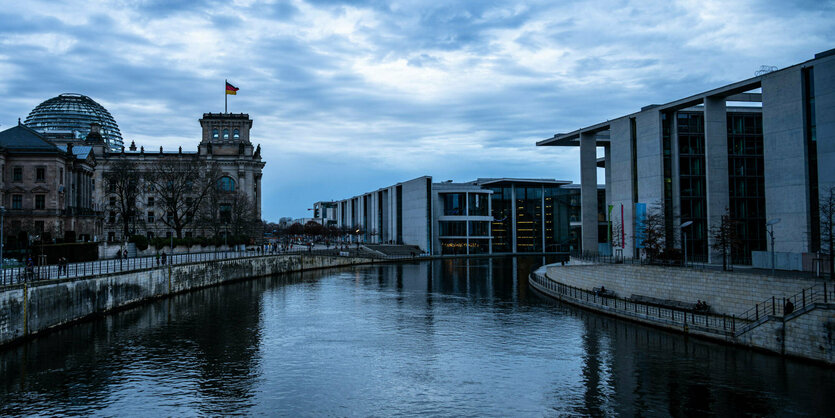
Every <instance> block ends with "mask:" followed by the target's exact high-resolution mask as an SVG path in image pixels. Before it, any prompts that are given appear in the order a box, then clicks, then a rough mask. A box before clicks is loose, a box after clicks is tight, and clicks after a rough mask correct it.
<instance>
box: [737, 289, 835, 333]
mask: <svg viewBox="0 0 835 418" xmlns="http://www.w3.org/2000/svg"><path fill="white" fill-rule="evenodd" d="M833 299H835V286H833V285H832V284H827V283H826V282H822V283H816V284H815V285H814V286H811V287H808V288H806V289H803V290H801V291H800V292H798V293H797V294H795V295H793V296H790V297H788V298H777V297H774V296H772V297H771V299H766V300H764V301H762V302H760V303H757V304H755V305H754V307H753V308H751V309H749V310H747V311H745V312H743V313H742V314H741V315H740V316H739V318H740V319H742V320H745V321H747V322H748V323H750V324H751V326H749V327H747V328H744V329H742V330H740V334H742V333H745V332H747V331H749V330H751V329H753V328H754V327H755V326H756V325H759V324H760V323H762V322H765V321H767V320H768V319H769V317H784V316H786V315H789V314H791V313H793V312H803V311H805V310H806V308H808V307H811V306H814V305H815V304H816V303H835V301H833ZM788 302H791V305H789V304H788Z"/></svg>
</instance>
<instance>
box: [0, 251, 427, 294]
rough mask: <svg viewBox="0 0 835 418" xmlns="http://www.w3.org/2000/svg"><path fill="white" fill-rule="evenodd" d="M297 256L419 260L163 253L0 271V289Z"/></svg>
mask: <svg viewBox="0 0 835 418" xmlns="http://www.w3.org/2000/svg"><path fill="white" fill-rule="evenodd" d="M299 254H309V255H327V256H332V257H359V258H364V259H370V260H374V261H385V260H407V259H420V256H411V255H403V256H400V255H397V256H381V255H379V254H375V253H373V252H369V251H366V250H364V249H362V248H354V247H349V248H344V247H343V248H339V247H332V248H319V249H315V248H309V247H298V246H297V247H295V248H291V249H286V250H266V249H262V248H259V249H248V250H230V251H213V252H195V253H177V254H166V255H165V257H164V258H163V256H162V252H160V254H159V256H157V255H154V256H142V257H130V258H112V259H104V260H95V261H85V262H78V263H69V264H66V265H58V264H48V265H34V266H29V267H27V266H20V267H8V268H4V269H2V271H0V290H4V288H8V287H11V286H18V285H20V284H22V283H24V282H26V283H29V284H30V285H39V284H45V283H48V282H49V281H50V280H80V279H84V278H89V277H94V276H100V275H104V274H113V273H123V272H131V271H141V270H148V269H155V268H163V267H167V266H173V265H182V264H189V263H199V262H207V261H218V260H229V259H241V258H252V257H262V256H274V255H299Z"/></svg>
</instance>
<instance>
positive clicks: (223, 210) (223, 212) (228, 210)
mask: <svg viewBox="0 0 835 418" xmlns="http://www.w3.org/2000/svg"><path fill="white" fill-rule="evenodd" d="M219 212H220V221H221V222H230V221H231V220H232V205H230V204H222V205H220V206H219ZM139 217H140V218H141V217H142V213H141V212H140V213H139ZM165 218H166V219H165V221H166V222H168V223H171V222H172V221H173V218H174V214H173V213H172V212H170V211H169V212H166V213H165ZM146 219H147V222H148V223H149V224H152V223H155V222H156V221H157V217H156V213H155V212H154V211H152V210H149V211H148V213H147V218H146ZM191 220H192V214H191V212H188V213H186V222H191ZM107 222H109V223H116V212H115V211H110V213H109V214H108V216H107Z"/></svg>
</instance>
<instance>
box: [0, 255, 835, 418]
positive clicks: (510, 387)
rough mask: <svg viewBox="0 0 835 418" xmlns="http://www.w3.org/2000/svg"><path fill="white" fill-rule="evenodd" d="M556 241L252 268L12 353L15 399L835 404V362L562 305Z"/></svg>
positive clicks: (7, 394) (553, 406)
mask: <svg viewBox="0 0 835 418" xmlns="http://www.w3.org/2000/svg"><path fill="white" fill-rule="evenodd" d="M542 261H543V260H542V258H541V257H540V258H495V259H477V260H476V259H473V260H443V261H434V262H423V263H418V264H407V265H385V266H369V267H356V268H346V269H340V270H328V271H321V272H311V273H305V274H294V275H285V276H278V277H273V278H264V279H256V280H251V281H246V282H239V283H235V284H230V285H226V286H221V287H215V288H210V289H205V290H201V291H197V292H193V293H189V294H185V295H180V296H176V297H173V298H171V299H167V300H161V301H157V302H154V303H151V304H148V305H144V306H141V307H137V308H135V309H131V310H128V311H124V312H121V313H118V314H115V315H112V316H108V317H106V318H103V319H100V320H97V321H93V322H87V323H83V324H80V325H77V326H73V327H71V328H67V329H65V330H61V331H58V332H55V333H52V334H48V335H46V336H43V337H41V338H39V339H37V340H34V341H32V342H29V343H27V344H24V345H20V346H16V347H12V348H9V349H6V350H5V351H1V352H0V414H2V415H19V414H42V415H56V414H84V415H91V414H92V415H108V416H116V415H118V416H125V415H152V416H159V415H163V416H192V415H227V414H234V413H239V414H246V415H270V416H275V415H286V416H325V415H326V416H344V415H351V416H353V415H356V416H369V415H370V416H393V415H408V416H411V415H418V414H423V415H431V416H456V417H458V416H506V417H511V416H513V417H515V416H559V415H598V416H599V415H619V414H620V415H627V416H634V415H644V416H653V415H704V414H718V415H750V416H762V415H778V416H786V415H815V416H825V415H829V416H832V414H835V399H833V394H835V371H833V370H832V369H826V368H822V367H819V366H815V365H810V364H806V363H802V362H797V361H792V360H785V359H782V358H779V357H775V356H770V355H765V354H760V353H755V352H751V351H748V350H741V349H737V348H731V347H727V346H722V345H716V344H712V343H707V342H703V341H699V340H694V339H687V338H685V337H683V336H680V335H676V334H670V333H667V332H663V331H660V330H656V329H652V328H647V327H643V326H639V325H635V324H632V323H628V322H624V321H620V320H616V319H612V318H607V317H603V316H599V315H596V314H593V313H588V312H585V311H582V310H579V309H576V308H573V307H570V306H566V305H561V304H559V303H556V302H553V301H550V300H548V299H545V298H543V297H540V296H538V295H537V294H535V293H534V292H533V291H532V290H531V289H530V288H529V287H528V286H527V279H526V276H527V274H528V272H529V271H530V270H531V268H532V267H534V266H537V265H540V264H542Z"/></svg>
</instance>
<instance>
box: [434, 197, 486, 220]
mask: <svg viewBox="0 0 835 418" xmlns="http://www.w3.org/2000/svg"><path fill="white" fill-rule="evenodd" d="M467 196H469V199H468V198H467ZM441 199H442V200H443V204H444V215H446V216H464V215H467V214H469V216H488V215H490V212H489V210H488V200H487V199H488V195H487V194H486V193H441Z"/></svg>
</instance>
